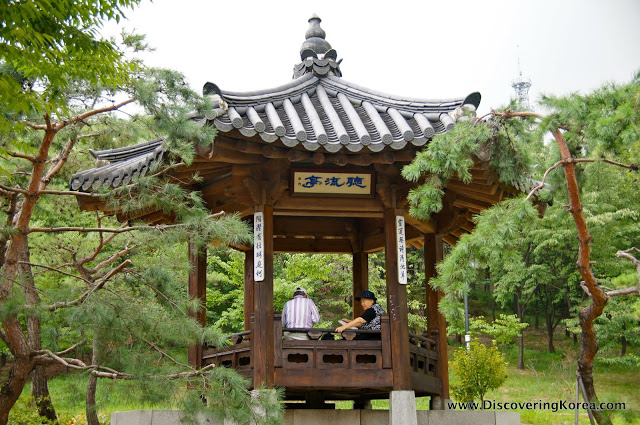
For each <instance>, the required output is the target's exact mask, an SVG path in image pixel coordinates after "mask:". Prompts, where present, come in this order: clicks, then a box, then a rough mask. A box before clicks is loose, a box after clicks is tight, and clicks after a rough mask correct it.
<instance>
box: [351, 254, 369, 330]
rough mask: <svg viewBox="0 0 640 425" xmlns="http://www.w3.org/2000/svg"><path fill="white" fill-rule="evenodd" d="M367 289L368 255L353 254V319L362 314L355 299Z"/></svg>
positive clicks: (362, 311)
mask: <svg viewBox="0 0 640 425" xmlns="http://www.w3.org/2000/svg"><path fill="white" fill-rule="evenodd" d="M368 289H369V254H367V253H366V252H354V253H353V318H354V319H355V318H356V317H359V316H361V315H362V313H364V310H363V309H362V306H361V305H360V303H359V302H358V301H356V297H359V296H360V294H362V291H367V290H368Z"/></svg>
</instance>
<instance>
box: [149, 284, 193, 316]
mask: <svg viewBox="0 0 640 425" xmlns="http://www.w3.org/2000/svg"><path fill="white" fill-rule="evenodd" d="M146 285H147V287H149V288H151V289H152V290H153V291H155V292H156V293H157V294H158V295H160V296H161V297H162V298H164V299H165V301H167V302H168V303H169V304H171V305H172V306H174V307H175V308H176V309H177V310H178V311H179V312H180V313H182V315H183V316H186V315H187V312H186V311H184V310H183V309H182V308H180V306H179V305H178V304H177V303H176V302H175V301H173V300H172V299H171V298H170V297H167V296H166V295H165V294H164V292H162V291H161V290H159V289H158V288H155V287H154V286H153V285H149V284H146Z"/></svg>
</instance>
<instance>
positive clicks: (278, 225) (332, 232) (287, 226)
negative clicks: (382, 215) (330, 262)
mask: <svg viewBox="0 0 640 425" xmlns="http://www.w3.org/2000/svg"><path fill="white" fill-rule="evenodd" d="M355 223H356V220H355V219H352V218H334V217H327V218H326V219H323V220H318V219H317V218H312V217H291V216H278V217H277V218H276V220H275V222H274V230H273V233H274V235H275V236H276V237H279V236H286V235H313V236H314V237H316V238H324V237H328V236H329V237H331V236H334V237H339V238H344V239H348V233H349V227H351V228H353V226H355Z"/></svg>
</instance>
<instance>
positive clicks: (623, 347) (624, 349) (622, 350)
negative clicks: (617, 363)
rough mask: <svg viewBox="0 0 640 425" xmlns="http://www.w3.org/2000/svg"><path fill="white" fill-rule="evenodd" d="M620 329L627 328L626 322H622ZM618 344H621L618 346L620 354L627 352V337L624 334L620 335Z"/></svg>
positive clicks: (624, 329)
mask: <svg viewBox="0 0 640 425" xmlns="http://www.w3.org/2000/svg"><path fill="white" fill-rule="evenodd" d="M622 330H623V331H626V330H627V324H626V323H623V324H622ZM620 344H621V347H620V356H624V355H625V354H627V338H625V336H624V335H622V336H621V337H620Z"/></svg>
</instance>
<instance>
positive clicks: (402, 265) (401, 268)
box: [396, 215, 407, 285]
mask: <svg viewBox="0 0 640 425" xmlns="http://www.w3.org/2000/svg"><path fill="white" fill-rule="evenodd" d="M404 230H405V227H404V217H403V216H401V215H397V216H396V246H397V247H398V282H399V283H400V284H401V285H406V284H407V246H406V243H407V238H406V235H405V232H404Z"/></svg>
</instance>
